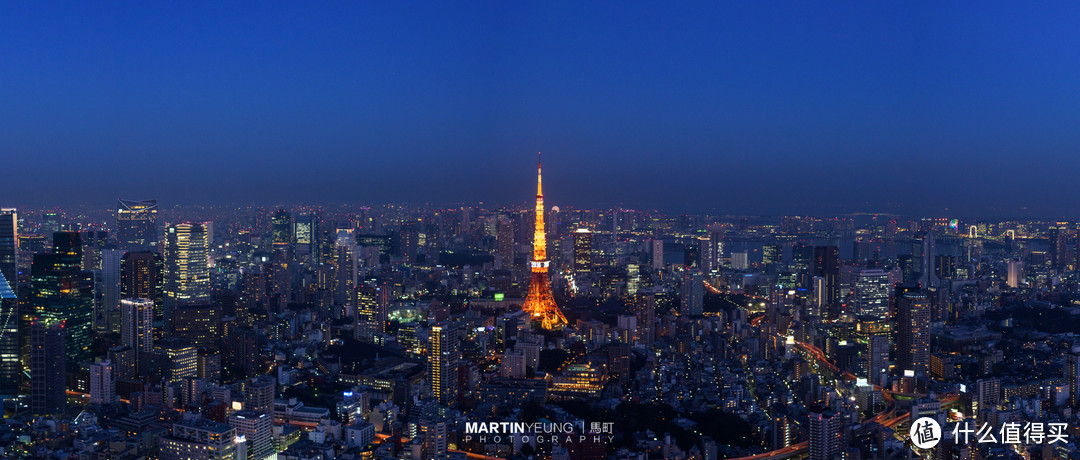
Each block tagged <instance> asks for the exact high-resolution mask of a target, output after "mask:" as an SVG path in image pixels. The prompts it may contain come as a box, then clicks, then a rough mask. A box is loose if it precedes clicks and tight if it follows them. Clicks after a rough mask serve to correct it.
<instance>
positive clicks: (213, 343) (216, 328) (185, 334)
mask: <svg viewBox="0 0 1080 460" xmlns="http://www.w3.org/2000/svg"><path fill="white" fill-rule="evenodd" d="M171 315H172V318H171V321H170V322H169V324H170V327H171V332H172V336H173V337H177V338H181V339H184V340H187V341H188V342H190V343H191V344H192V345H194V346H195V348H196V349H198V350H205V351H208V352H210V353H217V351H218V348H219V346H218V341H219V340H220V339H221V307H219V306H218V305H216V304H212V303H210V304H203V305H182V306H178V307H176V308H173V310H172V312H171Z"/></svg>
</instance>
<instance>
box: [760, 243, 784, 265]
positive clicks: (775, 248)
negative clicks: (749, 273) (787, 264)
mask: <svg viewBox="0 0 1080 460" xmlns="http://www.w3.org/2000/svg"><path fill="white" fill-rule="evenodd" d="M783 261H784V247H783V246H781V245H779V244H766V245H765V246H762V247H761V263H763V264H765V265H767V266H768V265H775V264H779V263H780V262H783Z"/></svg>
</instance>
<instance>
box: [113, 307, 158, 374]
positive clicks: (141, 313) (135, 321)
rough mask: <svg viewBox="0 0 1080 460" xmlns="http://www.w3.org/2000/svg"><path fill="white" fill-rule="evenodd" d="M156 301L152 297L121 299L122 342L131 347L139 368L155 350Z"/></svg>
mask: <svg viewBox="0 0 1080 460" xmlns="http://www.w3.org/2000/svg"><path fill="white" fill-rule="evenodd" d="M153 320H154V303H153V302H151V301H150V299H122V300H121V301H120V343H121V344H123V345H124V346H126V347H130V348H131V350H132V353H133V355H132V356H133V359H134V360H135V363H136V368H137V369H145V367H144V366H143V364H145V363H146V361H147V360H149V359H150V353H152V352H153V350H154V321H153Z"/></svg>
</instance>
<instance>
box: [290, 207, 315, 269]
mask: <svg viewBox="0 0 1080 460" xmlns="http://www.w3.org/2000/svg"><path fill="white" fill-rule="evenodd" d="M318 224H319V220H318V218H317V216H316V215H315V214H311V213H308V214H300V215H298V216H296V218H295V219H293V230H292V238H293V240H292V248H293V256H294V258H295V260H296V261H297V262H300V263H301V264H303V265H308V266H310V265H312V264H314V262H315V255H316V254H317V253H318V252H319V239H318V236H319V225H318Z"/></svg>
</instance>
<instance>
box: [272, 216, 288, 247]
mask: <svg viewBox="0 0 1080 460" xmlns="http://www.w3.org/2000/svg"><path fill="white" fill-rule="evenodd" d="M270 226H271V238H272V240H273V241H272V242H273V244H274V249H275V250H279V249H280V250H283V251H285V253H286V254H290V253H291V251H290V250H289V246H290V245H291V243H292V214H290V213H289V211H286V210H284V209H278V210H277V211H274V215H273V217H271V218H270Z"/></svg>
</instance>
